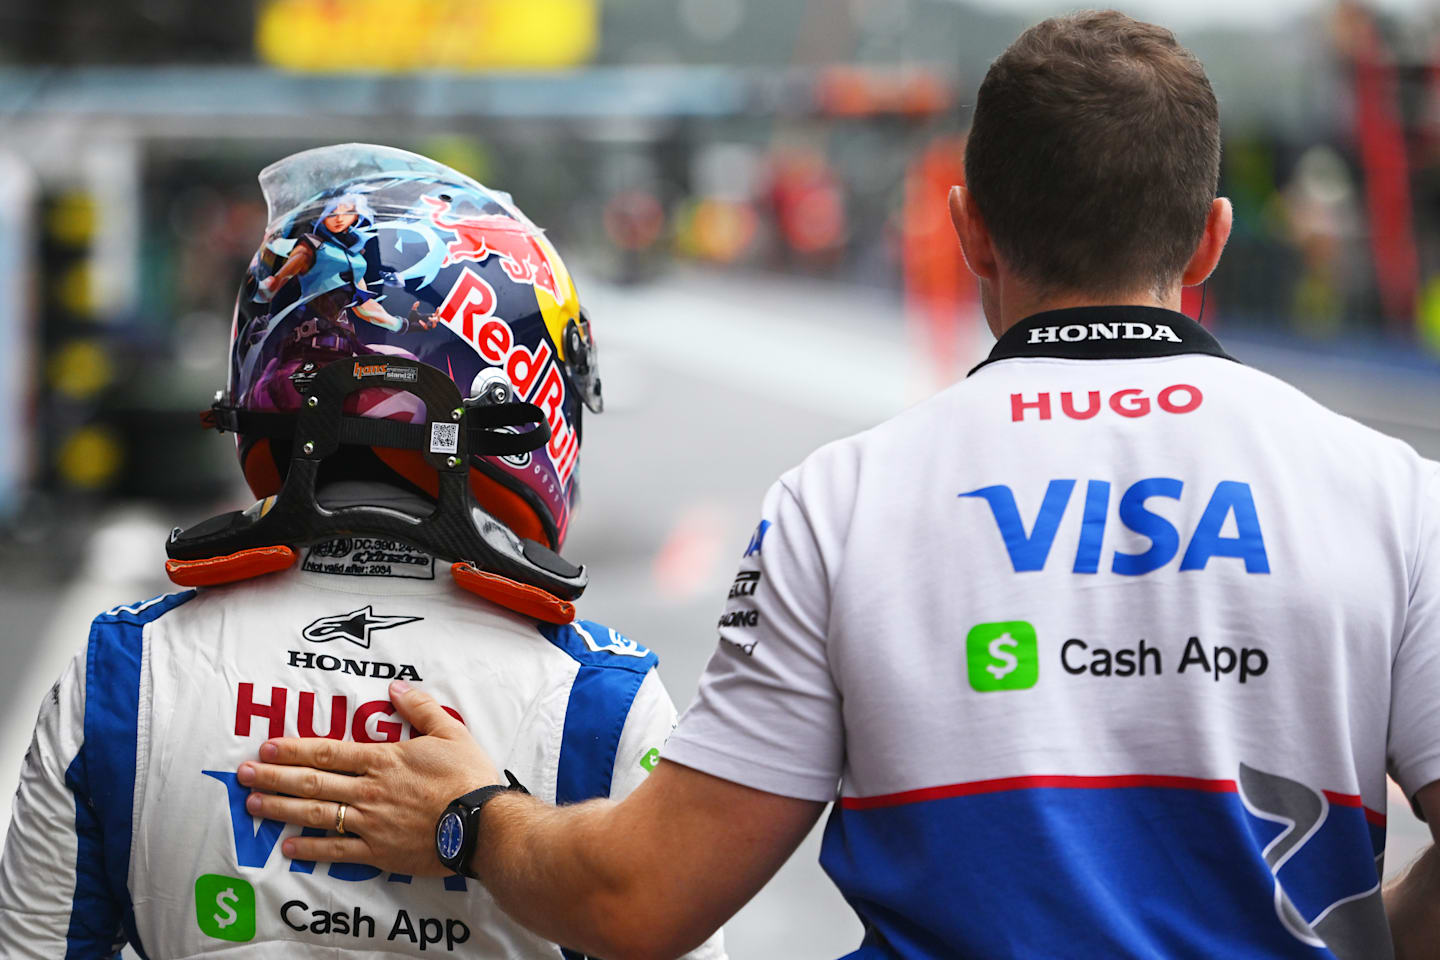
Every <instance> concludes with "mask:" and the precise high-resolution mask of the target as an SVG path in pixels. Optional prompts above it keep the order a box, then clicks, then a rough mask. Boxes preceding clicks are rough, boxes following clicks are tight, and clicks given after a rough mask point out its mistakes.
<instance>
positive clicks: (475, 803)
mask: <svg viewBox="0 0 1440 960" xmlns="http://www.w3.org/2000/svg"><path fill="white" fill-rule="evenodd" d="M504 773H505V779H506V780H507V781H509V782H508V783H504V784H500V783H492V784H490V785H489V786H486V787H480V788H479V789H478V790H471V791H470V792H469V793H467V794H464V795H462V796H459V797H456V798H455V799H454V800H452V801H451V802H450V805H449V806H448V807H446V808H445V812H444V813H442V814H441V815H440V820H439V821H438V822H437V823H436V825H435V829H436V837H437V851H436V852H437V853H438V854H439V856H440V862H441V863H443V864H444V865H445V866H446V868H448V869H450V870H454V871H455V872H456V873H458V874H460V875H461V876H464V877H470V878H471V879H472V880H475V879H479V878H478V877H476V876H475V874H474V872H473V871H472V870H471V869H470V857H471V855H472V854H473V853H474V852H475V848H476V846H477V845H478V844H479V841H480V811H481V810H483V809H484V807H485V804H487V803H489V802H490V801H491V800H494V799H495V797H496V796H498V795H499V794H502V793H511V792H514V793H524V794H527V795H528V794H529V793H530V791H529V790H527V789H525V785H524V784H522V783H521V782H520V781H519V780H518V779H516V777H515V774H513V773H511V772H510V771H509V770H506V771H504ZM451 814H457V815H458V816H459V818H460V820H461V822H462V824H463V830H464V839H463V840H462V842H461V843H460V846H459V849H458V850H457V851H456V853H455V855H454V856H453V857H446V856H445V855H444V852H443V851H441V850H440V849H439V840H438V837H439V834H440V830H441V825H442V824H443V823H444V822H445V819H446V818H447V817H449V816H450V815H451Z"/></svg>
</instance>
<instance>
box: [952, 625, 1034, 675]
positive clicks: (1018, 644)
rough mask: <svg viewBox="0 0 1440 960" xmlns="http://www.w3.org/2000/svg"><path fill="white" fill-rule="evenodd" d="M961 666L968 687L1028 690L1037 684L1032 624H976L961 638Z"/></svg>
mask: <svg viewBox="0 0 1440 960" xmlns="http://www.w3.org/2000/svg"><path fill="white" fill-rule="evenodd" d="M965 662H966V668H967V670H968V672H969V674H970V687H971V689H973V690H975V691H977V692H979V693H989V692H991V691H992V690H1028V689H1030V688H1031V687H1033V686H1035V684H1036V683H1037V682H1039V680H1040V647H1039V643H1038V642H1037V641H1036V638H1035V626H1034V624H1031V623H1027V622H1026V621H1024V620H1003V621H1000V622H999V623H977V624H976V625H975V626H973V627H971V628H970V632H969V633H968V634H966V636H965Z"/></svg>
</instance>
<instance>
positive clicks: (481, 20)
mask: <svg viewBox="0 0 1440 960" xmlns="http://www.w3.org/2000/svg"><path fill="white" fill-rule="evenodd" d="M598 7H599V2H598V0H346V2H344V3H337V2H335V0H265V2H264V3H262V4H261V6H260V9H259V12H258V14H257V16H256V24H255V48H256V51H257V52H258V53H259V55H260V58H261V59H262V60H263V61H265V62H266V63H269V64H271V65H272V66H277V67H283V68H285V69H287V70H302V71H305V72H309V73H342V72H348V73H394V72H410V71H417V70H485V69H491V68H496V67H529V68H555V67H569V66H574V65H575V64H578V63H582V62H584V61H586V60H588V59H590V57H591V56H592V55H593V54H594V52H595V46H596V43H597V40H598V37H599V29H600V16H599V9H598Z"/></svg>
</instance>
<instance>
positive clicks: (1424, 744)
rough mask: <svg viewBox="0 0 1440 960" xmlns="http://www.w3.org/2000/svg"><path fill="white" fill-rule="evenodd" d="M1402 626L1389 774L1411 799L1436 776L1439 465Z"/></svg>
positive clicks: (1424, 505)
mask: <svg viewBox="0 0 1440 960" xmlns="http://www.w3.org/2000/svg"><path fill="white" fill-rule="evenodd" d="M1419 531H1420V537H1419V547H1418V549H1417V551H1416V555H1415V564H1414V568H1413V570H1412V571H1411V576H1410V602H1409V606H1408V608H1407V610H1406V613H1405V629H1404V631H1403V632H1402V633H1401V637H1400V647H1399V650H1398V651H1397V652H1396V655H1395V662H1394V665H1393V666H1392V667H1391V679H1390V686H1391V690H1390V741H1389V744H1388V745H1387V757H1388V761H1389V769H1390V775H1391V776H1392V777H1394V778H1395V781H1396V782H1397V783H1399V784H1400V786H1401V788H1402V789H1404V791H1405V795H1406V796H1407V797H1409V798H1410V799H1411V800H1412V801H1413V800H1414V798H1415V794H1416V792H1417V791H1419V789H1420V788H1421V787H1424V786H1425V785H1427V784H1429V783H1433V782H1434V781H1436V780H1440V469H1436V470H1435V471H1434V472H1433V473H1432V474H1431V476H1430V482H1429V484H1428V486H1427V487H1426V490H1425V495H1424V497H1423V499H1422V502H1421V515H1420V522H1419Z"/></svg>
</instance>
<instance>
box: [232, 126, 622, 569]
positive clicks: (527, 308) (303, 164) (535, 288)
mask: <svg viewBox="0 0 1440 960" xmlns="http://www.w3.org/2000/svg"><path fill="white" fill-rule="evenodd" d="M260 184H261V187H262V188H263V189H264V193H265V199H266V202H267V204H268V205H269V215H268V225H267V227H266V230H265V235H264V238H263V239H262V241H261V244H260V248H259V250H257V251H256V253H255V256H254V258H253V259H252V261H251V263H250V266H249V269H248V270H247V272H246V275H245V277H244V279H243V281H242V283H241V286H240V292H239V295H238V297H237V299H236V303H235V317H234V325H233V327H232V330H231V343H230V369H229V379H228V385H227V389H226V392H225V396H223V397H222V398H219V399H220V400H222V401H223V402H224V403H225V404H226V405H228V406H231V407H233V408H235V409H236V410H240V411H250V412H255V413H263V414H270V415H273V414H294V413H297V412H298V411H299V410H300V404H301V402H302V392H301V390H299V389H297V385H298V384H300V383H302V382H303V381H304V379H305V378H306V377H308V376H312V375H313V371H315V370H316V369H319V368H323V367H325V366H327V365H329V364H332V363H336V362H347V363H351V362H353V363H354V364H355V369H356V371H357V373H356V375H357V376H360V375H362V374H363V371H364V369H365V367H366V365H378V364H381V363H383V362H384V361H385V360H386V359H387V358H406V359H408V360H414V361H419V362H420V363H422V364H425V365H427V366H430V367H433V368H435V369H437V370H439V371H442V372H443V373H444V374H445V375H446V376H447V377H448V378H449V379H450V380H451V381H453V382H454V383H455V385H456V386H457V387H458V388H459V391H460V394H461V396H462V397H465V398H467V399H466V403H467V405H468V404H477V403H497V404H498V403H507V402H516V401H519V402H528V403H531V404H534V405H535V406H536V407H538V408H539V409H540V410H541V411H542V412H543V415H544V425H545V426H548V428H549V434H550V436H549V439H548V441H546V442H545V443H544V444H542V445H539V446H537V447H536V448H535V449H533V450H527V451H524V452H520V453H515V454H512V455H507V456H482V455H478V454H477V455H472V456H471V457H470V465H469V466H470V469H469V485H470V489H471V492H472V494H473V495H474V497H475V499H476V501H477V502H478V503H479V504H480V505H481V506H483V507H484V508H485V509H486V510H487V511H489V512H490V513H491V514H492V515H493V516H494V517H496V518H497V519H498V520H500V521H501V522H502V523H504V524H505V525H507V526H508V527H509V528H510V529H511V530H512V531H513V532H514V533H516V534H517V535H519V536H521V537H524V538H527V539H530V540H535V541H538V542H539V543H541V544H544V545H546V546H547V547H549V548H550V549H551V550H556V551H558V550H559V549H560V548H561V546H562V545H563V543H564V540H565V532H566V528H567V527H568V525H569V519H570V513H571V510H572V508H573V506H574V503H575V500H576V496H577V489H578V478H577V467H578V460H579V452H580V439H581V415H582V408H585V407H588V408H589V409H590V410H591V411H592V412H595V413H598V412H600V410H601V409H602V398H601V392H600V379H599V376H598V373H597V367H596V355H595V345H594V341H593V339H592V335H591V330H590V323H589V319H588V317H587V316H586V314H585V312H584V310H583V309H582V308H581V307H580V303H579V298H578V296H577V294H576V292H575V285H574V282H573V281H572V280H571V278H570V273H569V271H568V270H566V268H565V264H564V263H563V261H561V259H560V256H559V254H557V253H556V251H555V248H554V247H553V246H551V244H550V242H549V241H548V240H547V239H546V238H545V235H544V233H543V232H542V231H541V230H540V229H539V228H538V227H536V226H535V225H534V224H533V223H532V222H531V221H530V220H529V219H528V218H527V217H526V216H525V215H524V214H523V213H522V212H521V211H520V210H519V208H518V207H516V206H515V204H514V202H513V200H512V199H511V197H510V196H509V194H506V193H502V192H500V191H497V190H491V189H489V188H488V187H485V186H483V185H481V184H480V183H477V182H476V181H475V180H473V179H471V178H470V177H467V176H465V175H464V174H461V173H458V172H457V171H455V170H452V169H450V168H449V167H446V166H444V165H442V164H439V163H436V162H434V161H432V160H429V159H427V158H425V157H422V156H419V155H417V154H413V153H408V152H406V151H403V150H397V149H393V148H390V147H382V146H375V145H370V144H344V145H339V146H332V147H322V148H319V149H314V150H307V151H304V152H302V153H297V154H295V155H293V156H290V157H287V158H286V159H284V160H281V161H279V162H277V163H274V164H272V165H271V166H269V167H267V168H265V170H264V171H262V172H261V174H260ZM377 369H378V366H377ZM346 412H347V413H349V414H358V415H360V416H362V417H369V418H383V419H389V420H399V421H403V422H409V423H423V422H424V421H425V412H424V409H423V404H421V403H420V402H419V401H418V400H417V399H416V397H415V396H414V395H412V394H411V393H409V392H407V391H405V390H404V389H402V388H401V387H398V386H397V387H382V386H376V387H367V388H366V389H364V390H361V391H359V392H357V393H355V394H353V395H352V396H350V397H349V398H348V400H347V401H346ZM272 419H273V417H272ZM539 428H540V426H539V425H538V424H535V425H531V426H530V427H529V429H539ZM509 429H510V430H511V431H513V432H523V430H524V429H525V428H522V427H511V428H509ZM236 448H237V453H238V455H239V459H240V464H241V468H242V470H243V472H244V474H245V479H246V482H247V484H248V485H249V487H250V489H251V490H252V491H253V493H254V494H255V496H256V497H257V498H265V497H270V496H273V495H275V494H277V493H278V492H279V490H280V488H281V486H282V484H283V482H284V477H285V473H286V469H287V466H288V463H289V459H290V451H291V444H290V443H288V442H286V441H285V440H284V439H283V438H278V437H275V436H273V435H264V436H259V435H254V434H246V433H245V432H243V430H242V431H241V432H239V434H238V435H237V441H236ZM366 449H367V451H368V453H369V454H373V460H372V463H375V462H376V461H378V463H376V467H377V469H378V470H379V471H380V472H381V473H382V474H383V475H384V477H385V478H386V479H393V478H394V477H396V476H398V477H400V478H403V480H404V481H407V482H408V483H409V484H410V485H413V486H414V487H416V488H418V489H420V490H422V491H424V492H426V493H428V494H430V495H431V496H435V495H436V490H437V474H436V472H435V470H434V469H432V468H431V467H429V466H427V464H426V463H425V461H424V458H423V457H422V455H421V454H420V453H419V452H418V451H415V450H405V449H393V448H385V447H380V446H375V447H370V448H366Z"/></svg>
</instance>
